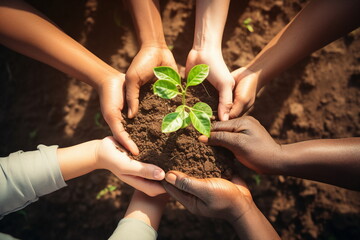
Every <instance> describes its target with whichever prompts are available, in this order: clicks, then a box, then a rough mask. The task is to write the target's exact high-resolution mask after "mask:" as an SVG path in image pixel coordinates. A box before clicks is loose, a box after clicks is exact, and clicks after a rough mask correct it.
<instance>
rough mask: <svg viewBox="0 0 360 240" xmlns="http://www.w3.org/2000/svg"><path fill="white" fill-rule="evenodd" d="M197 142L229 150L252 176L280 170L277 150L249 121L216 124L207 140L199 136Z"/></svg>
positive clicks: (265, 134)
mask: <svg viewBox="0 0 360 240" xmlns="http://www.w3.org/2000/svg"><path fill="white" fill-rule="evenodd" d="M199 140H200V141H201V142H203V143H206V144H208V145H212V146H221V147H225V148H227V149H229V150H230V151H232V152H233V153H234V155H235V157H236V158H237V159H238V160H239V161H240V162H241V163H242V164H244V165H245V166H247V167H249V168H251V169H253V170H255V171H256V172H259V173H266V174H277V173H278V170H279V169H280V168H281V160H280V159H281V157H280V156H281V152H282V150H281V146H280V145H279V144H277V143H276V142H275V141H274V140H273V139H272V137H271V136H270V134H269V133H268V132H267V131H266V129H265V128H264V127H263V126H262V125H261V124H260V123H259V121H257V120H256V119H255V118H253V117H249V116H246V117H240V118H237V119H232V120H229V121H224V122H216V123H215V124H213V126H212V129H211V136H210V138H207V137H206V136H201V137H200V138H199Z"/></svg>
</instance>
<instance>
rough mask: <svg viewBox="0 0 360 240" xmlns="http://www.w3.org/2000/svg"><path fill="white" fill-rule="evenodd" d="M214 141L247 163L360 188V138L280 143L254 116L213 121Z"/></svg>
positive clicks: (268, 170) (264, 170)
mask: <svg viewBox="0 0 360 240" xmlns="http://www.w3.org/2000/svg"><path fill="white" fill-rule="evenodd" d="M200 141H202V142H205V143H208V144H210V145H217V146H222V147H226V148H228V149H229V150H231V151H232V152H233V153H234V154H235V156H236V158H237V159H238V160H239V161H240V162H241V163H243V164H244V165H246V166H247V167H249V168H251V169H253V170H255V171H257V172H260V173H265V174H282V175H287V176H294V177H299V178H305V179H310V180H315V181H320V182H325V183H330V184H334V185H337V186H340V187H345V188H349V189H353V190H358V191H359V190H360V178H359V174H360V138H343V139H319V140H309V141H304V142H297V143H292V144H284V145H280V144H277V143H276V142H275V141H274V140H273V139H272V138H271V136H270V135H269V133H268V132H267V131H266V129H265V128H264V127H263V126H261V124H260V123H259V122H258V121H257V120H256V119H254V118H252V117H242V118H237V119H233V120H230V121H226V122H217V123H215V124H214V125H213V128H212V132H211V137H210V138H207V137H205V136H201V137H200Z"/></svg>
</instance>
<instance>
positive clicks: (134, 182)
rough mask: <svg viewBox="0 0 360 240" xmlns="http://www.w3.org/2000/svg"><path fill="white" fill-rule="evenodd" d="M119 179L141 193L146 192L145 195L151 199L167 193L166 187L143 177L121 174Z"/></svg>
mask: <svg viewBox="0 0 360 240" xmlns="http://www.w3.org/2000/svg"><path fill="white" fill-rule="evenodd" d="M117 177H118V178H120V179H121V180H122V181H123V182H125V183H127V184H129V185H130V186H132V187H134V188H136V189H138V190H139V191H142V192H144V193H145V194H147V195H149V196H151V197H154V196H157V195H159V194H163V193H166V191H165V189H164V187H163V186H162V185H161V183H160V182H158V181H152V180H147V179H144V178H141V177H136V176H130V175H125V174H121V175H119V176H117Z"/></svg>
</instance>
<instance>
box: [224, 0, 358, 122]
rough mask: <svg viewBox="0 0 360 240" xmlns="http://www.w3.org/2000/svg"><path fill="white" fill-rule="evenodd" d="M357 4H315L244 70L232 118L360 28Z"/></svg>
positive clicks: (238, 75) (334, 0)
mask: <svg viewBox="0 0 360 240" xmlns="http://www.w3.org/2000/svg"><path fill="white" fill-rule="evenodd" d="M359 12H360V2H359V1H357V0H344V1H341V0H312V1H311V2H309V3H308V4H307V5H306V6H305V7H304V9H303V10H302V11H300V12H299V13H298V14H297V15H296V16H295V18H294V19H293V20H292V21H291V22H290V23H289V24H287V25H286V26H285V27H284V28H283V29H282V30H281V31H280V32H279V33H278V34H277V35H276V36H275V37H274V38H273V39H272V40H271V41H270V42H269V43H268V44H267V45H266V46H265V47H264V48H263V50H262V51H261V52H260V53H259V54H258V55H257V56H256V57H255V58H254V59H253V60H252V61H251V62H250V63H249V64H248V65H247V66H245V67H243V68H239V69H237V70H235V71H234V72H232V75H233V76H234V78H235V81H236V87H235V93H234V94H235V96H237V97H235V100H234V106H233V108H232V109H231V112H230V115H231V116H232V117H236V116H239V115H240V114H243V113H245V112H246V111H247V110H248V109H249V108H250V107H251V106H252V105H253V104H254V102H255V97H256V93H257V92H258V91H259V90H260V89H261V88H262V87H263V86H264V85H265V84H267V83H268V82H269V81H271V80H272V79H273V78H274V77H276V76H277V75H279V74H280V73H282V72H283V71H285V70H286V69H288V68H289V67H291V66H292V65H293V64H295V63H297V62H298V61H300V60H301V59H303V58H304V57H305V56H307V55H309V54H311V53H312V52H314V51H316V50H318V49H319V48H321V47H324V46H325V45H327V44H329V43H330V42H332V41H334V40H336V39H337V38H339V37H341V36H343V35H344V34H346V33H348V32H350V31H352V30H353V29H355V28H357V27H359V26H360V15H359V14H358V13H359Z"/></svg>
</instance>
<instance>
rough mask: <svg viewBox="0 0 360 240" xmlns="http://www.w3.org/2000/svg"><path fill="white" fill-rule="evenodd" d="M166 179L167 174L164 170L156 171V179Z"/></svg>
mask: <svg viewBox="0 0 360 240" xmlns="http://www.w3.org/2000/svg"><path fill="white" fill-rule="evenodd" d="M164 177H165V173H164V171H162V170H159V169H155V171H154V178H155V179H157V180H163V179H164Z"/></svg>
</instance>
